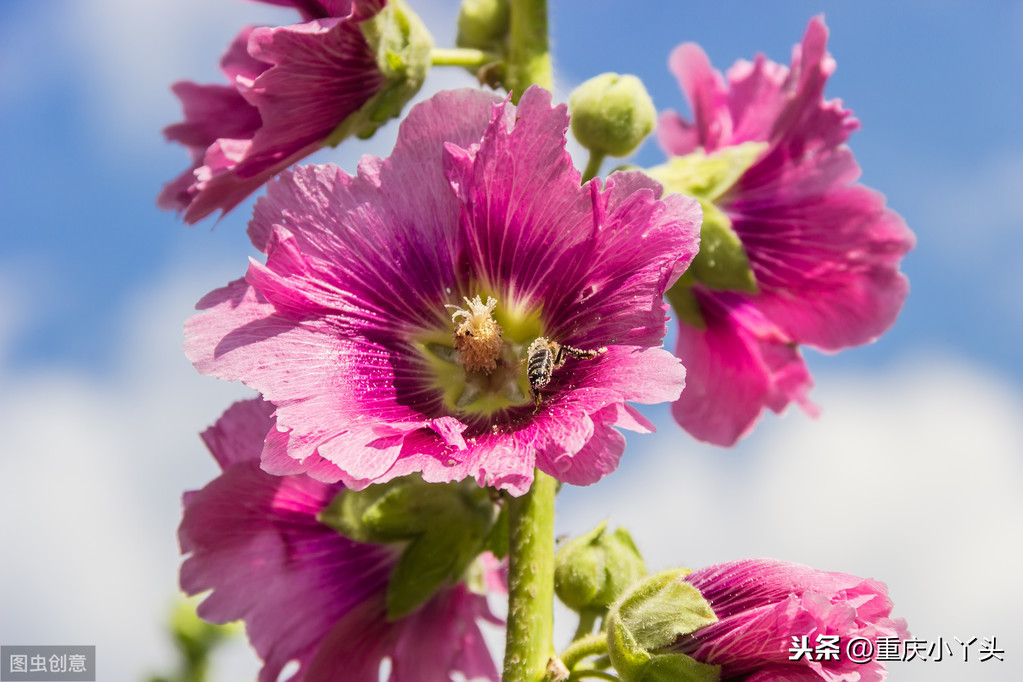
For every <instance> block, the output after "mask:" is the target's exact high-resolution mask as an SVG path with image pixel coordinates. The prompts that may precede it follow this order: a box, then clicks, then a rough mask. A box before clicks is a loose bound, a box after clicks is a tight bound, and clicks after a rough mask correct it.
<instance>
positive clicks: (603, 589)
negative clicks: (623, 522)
mask: <svg viewBox="0 0 1023 682" xmlns="http://www.w3.org/2000/svg"><path fill="white" fill-rule="evenodd" d="M606 530H607V522H606V521H604V522H603V523H601V524H600V525H599V526H597V527H596V528H594V529H593V530H591V531H590V532H589V533H586V534H585V535H580V536H579V537H577V538H573V539H572V540H569V541H568V542H566V543H565V545H564V546H563V547H562V548H561V549H560V550H558V553H557V555H556V556H555V557H554V592H555V594H557V595H558V599H560V600H561V601H562V603H564V604H565V606H567V607H569V608H570V609H572V610H574V611H583V610H585V609H600V610H604V609H606V608H607V607H608V606H610V605H611V603H612V602H613V601H614V600H615V599H617V598H618V596H619V595H620V594H621V593H622V592H624V591H625V590H626V589H628V588H629V586H630V585H632V584H633V583H635V582H636V581H637V580H639V579H640V578H642V577H643V576H644V575H646V564H645V563H644V562H643V557H641V556H640V555H639V550H637V549H636V545H635V543H633V541H632V536H630V535H629V532H628V531H627V530H625V529H624V528H619V529H617V530H615V532H613V533H607V532H606Z"/></svg>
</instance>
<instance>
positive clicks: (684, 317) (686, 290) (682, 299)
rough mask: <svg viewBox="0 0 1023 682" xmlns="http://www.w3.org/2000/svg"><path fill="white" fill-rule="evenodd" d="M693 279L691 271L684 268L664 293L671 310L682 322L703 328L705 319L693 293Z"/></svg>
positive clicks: (705, 322) (705, 323)
mask: <svg viewBox="0 0 1023 682" xmlns="http://www.w3.org/2000/svg"><path fill="white" fill-rule="evenodd" d="M695 281H696V279H695V278H694V277H693V273H692V271H690V270H686V271H685V272H683V273H682V276H681V277H679V278H678V281H677V282H675V283H674V284H673V285H671V288H670V289H668V292H667V293H666V294H665V298H667V299H668V303H670V304H671V308H672V310H674V311H675V314H676V315H678V317H679V319H680V320H681V321H682V322H685V323H686V324H688V325H689V326H690V327H696V328H697V329H700V330H703V329H706V328H707V321H706V320H705V319H703V313H702V312H701V311H700V303H699V301H697V300H696V296H695V295H694V294H693V283H694V282H695Z"/></svg>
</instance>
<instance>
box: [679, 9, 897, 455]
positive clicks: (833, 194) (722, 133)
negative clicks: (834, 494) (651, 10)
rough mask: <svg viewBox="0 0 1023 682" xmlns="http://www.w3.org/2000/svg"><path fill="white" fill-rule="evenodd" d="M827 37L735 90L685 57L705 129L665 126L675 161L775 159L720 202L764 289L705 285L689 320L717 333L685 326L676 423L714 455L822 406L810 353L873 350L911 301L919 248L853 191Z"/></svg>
mask: <svg viewBox="0 0 1023 682" xmlns="http://www.w3.org/2000/svg"><path fill="white" fill-rule="evenodd" d="M827 36H828V31H827V28H826V27H825V25H824V21H823V19H822V18H821V17H815V18H814V19H812V20H811V21H810V23H809V25H808V26H807V29H806V33H805V35H804V37H803V40H802V43H801V44H800V45H797V46H795V47H794V48H793V52H792V62H791V66H790V67H786V66H783V65H780V64H776V63H774V62H771V61H769V60H767V59H766V58H765V57H763V56H762V55H758V56H757V57H756V58H755V59H754V60H753V61H752V62H749V61H740V62H737V63H736V64H735V66H733V67H732V68H731V69H730V70H729V71H728V76H727V80H726V79H724V78H723V77H722V76H721V75H720V74H719V73H718V72H717V71H714V70H713V69H712V68H711V66H710V63H709V61H708V60H707V57H706V55H705V54H704V53H703V52H702V51H701V50H700V49H699V48H698V47H696V46H693V45H683V46H681V47H679V48H677V49H676V51H675V52H674V53H673V55H672V60H671V67H672V70H673V71H674V72H675V73H676V76H677V77H678V78H679V82H680V84H681V85H682V87H683V90H684V91H685V92H686V94H687V96H688V97H689V99H690V101H691V102H692V105H693V111H694V123H693V124H689V123H688V122H686V121H684V120H683V119H681V118H679V117H678V116H677V115H676V114H671V113H668V114H665V115H664V116H663V117H662V122H661V123H662V130H661V142H662V145H663V146H664V147H665V149H666V150H667V151H668V152H669V153H672V154H676V155H680V154H689V153H691V152H694V151H696V150H698V148H701V147H702V149H703V151H704V152H706V153H708V154H711V153H713V152H715V151H722V150H727V149H728V148H734V147H735V146H736V145H743V144H745V143H750V142H754V143H761V146H762V147H763V150H762V151H760V152H759V156H757V157H756V159H755V161H753V163H752V165H750V166H749V167H748V168H745V170H743V171H742V174H741V175H740V176H739V178H738V179H737V180H736V181H735V182H734V184H733V185H732V186H731V187H730V188H728V189H727V190H726V191H725V192H724V193H722V194H720V195H715V197H714V198H713V203H714V208H715V209H717V210H719V211H720V212H721V213H723V214H724V216H723V217H722V221H723V222H727V223H728V228H729V229H730V230H731V231H732V232H733V233H734V235H735V236H737V237H738V240H739V242H740V244H741V247H742V255H743V256H744V259H743V267H746V261H747V260H748V267H749V271H750V272H751V274H752V277H751V278H750V280H751V281H753V282H755V287H753V286H751V287H747V288H744V289H743V292H745V293H742V292H739V291H721V290H718V289H717V287H720V286H722V285H721V283H720V281H711V278H710V277H708V278H707V281H705V282H701V281H700V280H699V275H697V277H696V280H697V281H696V282H695V284H694V285H693V286H692V289H691V291H692V295H693V296H694V297H695V299H696V300H697V301H698V302H699V306H700V308H699V310H698V312H697V311H695V310H694V311H689V312H690V314H691V317H690V318H689V319H690V321H692V318H694V317H695V318H698V317H700V316H702V317H703V318H704V321H705V322H706V328H705V329H703V328H696V327H689V326H688V325H687V324H686V322H684V321H683V322H682V323H681V325H680V326H681V330H680V333H679V340H678V346H677V348H678V354H679V357H681V358H682V359H683V362H685V363H686V365H687V366H688V367H689V368H690V376H689V386H688V388H687V390H686V391H685V393H683V395H682V397H681V399H680V400H679V401H678V402H677V403H676V404H675V405H674V408H673V414H674V415H675V418H676V420H678V421H679V423H680V424H682V425H683V426H684V427H685V428H686V429H687V430H688V431H689V432H690V433H692V434H693V435H695V436H696V437H697V438H700V439H703V440H707V441H709V442H712V443H717V444H721V445H731V444H733V443H734V442H735V441H736V440H737V439H738V438H740V437H741V436H742V435H744V434H745V433H747V432H748V431H749V430H750V429H751V428H752V426H753V423H754V422H755V420H756V419H757V417H758V416H759V414H760V413H761V411H762V410H763V408H765V407H769V408H771V409H772V410H774V411H776V412H779V411H781V410H782V409H784V407H785V406H786V405H787V404H788V403H789V402H790V401H793V400H794V401H796V402H798V403H800V404H801V405H802V406H803V407H804V408H806V407H808V406H809V404H808V403H807V400H806V393H807V391H808V390H809V388H810V385H811V381H810V377H809V373H808V371H807V369H806V366H805V365H804V363H803V361H802V358H801V357H800V355H799V351H798V346H799V345H801V344H805V345H809V346H813V347H816V348H819V349H822V350H825V351H837V350H840V349H843V348H847V347H850V346H855V345H859V344H863V343H868V342H870V341H873V340H874V339H876V338H877V337H878V336H879V335H880V334H881V333H883V332H884V331H885V330H887V329H888V328H889V327H890V326H891V325H892V324H893V323H894V321H895V318H896V316H897V314H898V312H899V310H900V309H901V307H902V303H903V301H904V300H905V297H906V294H907V292H908V283H907V281H906V278H905V277H904V276H903V275H902V274H901V273H900V272H899V263H900V261H901V259H902V257H903V256H904V255H905V254H906V253H907V252H908V251H909V249H911V248H912V247H913V243H914V238H913V235H912V233H911V232H910V231H909V230H908V229H907V228H906V226H905V224H904V223H903V221H902V219H901V218H900V217H899V216H898V215H897V214H895V213H894V212H893V211H891V210H889V209H887V208H885V205H884V198H883V197H882V196H881V195H880V194H879V193H877V192H875V191H873V190H870V189H868V188H866V187H863V186H861V185H856V184H853V183H855V182H856V180H857V179H858V178H859V174H860V171H859V167H858V165H857V164H856V161H855V159H854V158H853V155H852V152H851V151H850V150H849V149H848V148H847V147H846V146H845V142H846V141H847V140H848V139H849V136H850V135H851V134H852V132H853V131H854V130H856V129H857V128H858V127H859V122H858V121H857V120H856V119H855V118H853V117H852V114H851V112H850V111H849V110H847V109H845V108H844V107H843V105H842V102H841V101H840V100H826V99H825V98H824V88H825V85H826V82H827V79H828V77H829V76H830V75H831V74H832V73H833V71H834V69H835V61H834V60H833V59H832V58H831V56H830V55H829V54H828V52H827ZM704 199H705V200H707V201H710V200H711V199H710V198H707V197H704ZM725 218H727V220H725ZM710 287H715V289H714V290H711V288H710ZM738 288H741V287H737V289H738ZM754 292H755V293H754ZM694 324H695V323H694Z"/></svg>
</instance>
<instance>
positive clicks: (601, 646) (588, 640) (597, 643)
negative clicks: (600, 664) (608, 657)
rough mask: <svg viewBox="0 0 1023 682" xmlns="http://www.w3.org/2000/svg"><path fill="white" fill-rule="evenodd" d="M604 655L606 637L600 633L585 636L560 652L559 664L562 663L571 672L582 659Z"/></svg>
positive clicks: (605, 651)
mask: <svg viewBox="0 0 1023 682" xmlns="http://www.w3.org/2000/svg"><path fill="white" fill-rule="evenodd" d="M606 653H607V635H606V634H603V633H600V634H596V635H587V636H586V637H583V638H582V639H579V640H576V641H574V642H572V643H571V644H569V645H568V647H567V648H566V649H565V650H564V651H562V652H561V654H560V658H561V662H562V663H564V664H565V665H566V666H567V667H568V669H569V670H572V669H573V668H575V667H576V666H577V665H579V662H580V661H582V660H583V659H584V658H589V657H590V656H598V655H600V654H606Z"/></svg>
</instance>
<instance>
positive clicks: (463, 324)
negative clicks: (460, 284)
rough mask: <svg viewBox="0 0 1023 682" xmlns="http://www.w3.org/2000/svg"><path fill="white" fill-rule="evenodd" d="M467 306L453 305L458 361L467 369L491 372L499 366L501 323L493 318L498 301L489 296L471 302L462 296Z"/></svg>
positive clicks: (452, 318) (452, 317)
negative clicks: (485, 299) (484, 299)
mask: <svg viewBox="0 0 1023 682" xmlns="http://www.w3.org/2000/svg"><path fill="white" fill-rule="evenodd" d="M462 300H464V301H465V305H466V307H465V308H459V307H458V306H453V305H448V306H447V307H448V308H453V309H454V312H452V313H451V322H452V323H453V324H454V325H455V337H454V338H455V351H456V355H457V359H458V364H460V365H462V366H463V367H464V368H465V369H466V371H469V372H475V371H481V372H483V373H484V374H490V373H491V372H492V371H494V369H495V368H496V367H497V359H498V357H500V355H501V345H502V339H501V326H500V325H498V324H497V320H495V319H494V309H496V308H497V301H496V300H495V299H494V298H493V297H491V296H487V302H486V303H485V304H484V303H483V300H482V299H481V298H480V297H479V296H476V297H475V298H474V299H472V300H471V301H470V300H469V299H468V297H465V298H463V299H462Z"/></svg>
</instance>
